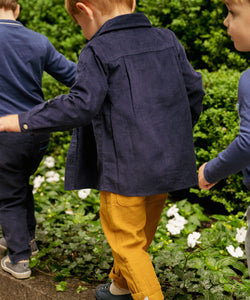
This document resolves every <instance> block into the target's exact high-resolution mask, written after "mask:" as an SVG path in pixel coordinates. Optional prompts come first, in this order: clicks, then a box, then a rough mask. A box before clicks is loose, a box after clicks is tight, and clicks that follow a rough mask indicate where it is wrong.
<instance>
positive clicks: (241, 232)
mask: <svg viewBox="0 0 250 300" xmlns="http://www.w3.org/2000/svg"><path fill="white" fill-rule="evenodd" d="M246 234H247V230H246V227H242V228H240V229H239V228H237V234H236V236H235V239H236V241H237V242H238V243H244V242H245V239H246ZM226 249H227V251H228V253H229V254H230V255H232V256H233V257H237V258H238V257H242V256H243V255H244V252H243V251H242V249H241V248H240V247H237V248H234V246H233V245H229V246H227V247H226Z"/></svg>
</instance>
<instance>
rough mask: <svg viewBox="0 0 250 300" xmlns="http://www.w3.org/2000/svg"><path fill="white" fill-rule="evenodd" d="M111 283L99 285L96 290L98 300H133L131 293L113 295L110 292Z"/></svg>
mask: <svg viewBox="0 0 250 300" xmlns="http://www.w3.org/2000/svg"><path fill="white" fill-rule="evenodd" d="M110 285H111V283H106V284H102V285H98V287H97V288H96V290H95V297H96V300H133V298H132V296H131V294H127V295H113V294H111V293H110Z"/></svg>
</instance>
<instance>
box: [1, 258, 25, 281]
mask: <svg viewBox="0 0 250 300" xmlns="http://www.w3.org/2000/svg"><path fill="white" fill-rule="evenodd" d="M1 267H2V269H3V270H4V271H5V272H8V273H10V274H11V275H12V276H14V277H15V278H17V279H27V278H29V277H30V275H31V270H30V271H27V272H24V273H17V272H15V271H13V270H11V269H9V268H8V267H7V266H6V265H5V263H4V262H2V261H1Z"/></svg>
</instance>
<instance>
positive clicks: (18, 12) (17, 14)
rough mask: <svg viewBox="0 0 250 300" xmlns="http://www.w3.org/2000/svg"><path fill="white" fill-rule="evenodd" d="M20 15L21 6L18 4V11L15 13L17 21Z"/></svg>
mask: <svg viewBox="0 0 250 300" xmlns="http://www.w3.org/2000/svg"><path fill="white" fill-rule="evenodd" d="M19 14H20V5H19V4H17V7H16V10H15V11H14V18H15V20H16V19H17V18H18V16H19Z"/></svg>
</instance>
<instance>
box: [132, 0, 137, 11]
mask: <svg viewBox="0 0 250 300" xmlns="http://www.w3.org/2000/svg"><path fill="white" fill-rule="evenodd" d="M135 7H136V0H133V6H132V13H133V12H134V11H135Z"/></svg>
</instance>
